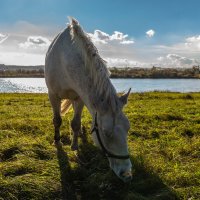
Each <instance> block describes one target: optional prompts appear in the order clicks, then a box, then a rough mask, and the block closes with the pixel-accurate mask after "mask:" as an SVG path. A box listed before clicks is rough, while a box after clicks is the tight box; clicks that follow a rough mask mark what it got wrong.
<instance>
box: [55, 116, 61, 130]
mask: <svg viewBox="0 0 200 200" xmlns="http://www.w3.org/2000/svg"><path fill="white" fill-rule="evenodd" d="M53 124H54V127H55V128H60V126H61V124H62V118H61V117H60V116H54V117H53Z"/></svg>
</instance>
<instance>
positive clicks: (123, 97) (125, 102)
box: [119, 88, 131, 105]
mask: <svg viewBox="0 0 200 200" xmlns="http://www.w3.org/2000/svg"><path fill="white" fill-rule="evenodd" d="M130 91H131V88H130V89H129V90H128V92H127V93H125V94H123V95H122V96H121V97H119V100H120V102H121V103H122V105H126V104H127V102H128V96H129V94H130Z"/></svg>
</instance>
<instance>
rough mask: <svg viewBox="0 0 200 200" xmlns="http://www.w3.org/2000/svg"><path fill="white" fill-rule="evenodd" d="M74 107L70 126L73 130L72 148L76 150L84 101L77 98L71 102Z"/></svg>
mask: <svg viewBox="0 0 200 200" xmlns="http://www.w3.org/2000/svg"><path fill="white" fill-rule="evenodd" d="M72 105H73V109H74V117H73V119H72V121H71V127H72V130H73V139H72V145H71V149H72V150H78V134H79V132H80V131H81V114H82V111H83V107H84V103H83V102H82V100H81V99H80V98H79V99H78V100H76V101H73V102H72Z"/></svg>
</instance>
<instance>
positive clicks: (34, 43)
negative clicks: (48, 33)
mask: <svg viewBox="0 0 200 200" xmlns="http://www.w3.org/2000/svg"><path fill="white" fill-rule="evenodd" d="M50 43H51V42H50V40H49V39H47V38H45V37H42V36H29V37H28V38H27V41H26V42H24V43H19V47H21V48H24V49H29V48H30V49H37V48H41V49H44V50H45V49H47V47H48V46H49V45H50Z"/></svg>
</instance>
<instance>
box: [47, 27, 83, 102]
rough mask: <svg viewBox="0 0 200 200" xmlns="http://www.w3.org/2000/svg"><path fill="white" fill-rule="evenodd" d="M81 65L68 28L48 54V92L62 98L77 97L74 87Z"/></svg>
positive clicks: (52, 45) (57, 37)
mask: <svg viewBox="0 0 200 200" xmlns="http://www.w3.org/2000/svg"><path fill="white" fill-rule="evenodd" d="M81 63H82V61H81V57H80V54H79V53H78V52H77V51H76V49H75V48H74V45H73V43H72V40H71V35H70V30H69V28H66V29H65V30H64V31H62V32H61V33H59V34H58V35H57V36H56V37H55V39H54V40H53V41H52V43H51V45H50V46H49V49H48V51H47V54H46V59H45V80H46V84H47V87H48V91H49V92H51V93H55V94H57V95H58V96H60V97H61V98H67V97H68V96H69V98H70V97H72V98H74V96H77V95H76V92H75V91H74V86H75V79H76V74H77V71H79V69H80V65H81ZM78 68H79V69H78Z"/></svg>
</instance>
